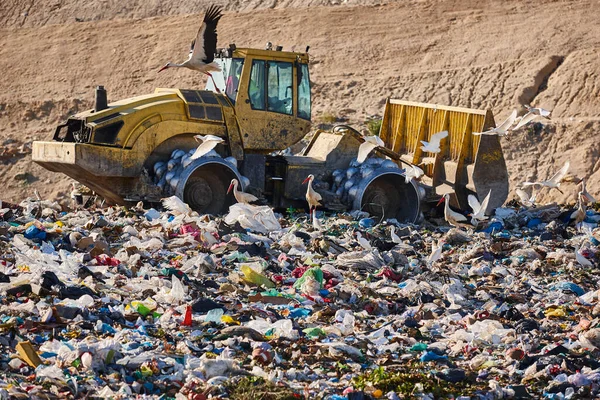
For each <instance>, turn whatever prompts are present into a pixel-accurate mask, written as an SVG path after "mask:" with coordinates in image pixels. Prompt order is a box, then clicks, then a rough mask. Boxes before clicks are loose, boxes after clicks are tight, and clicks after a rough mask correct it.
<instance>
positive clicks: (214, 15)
mask: <svg viewBox="0 0 600 400" xmlns="http://www.w3.org/2000/svg"><path fill="white" fill-rule="evenodd" d="M222 11H223V8H222V7H221V6H216V5H214V4H213V5H212V6H210V7H208V9H207V10H206V13H205V14H204V22H206V23H209V22H218V21H219V19H221V17H222V16H223V15H222Z"/></svg>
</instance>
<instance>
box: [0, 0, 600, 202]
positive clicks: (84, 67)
mask: <svg viewBox="0 0 600 400" xmlns="http://www.w3.org/2000/svg"><path fill="white" fill-rule="evenodd" d="M121 3H122V2H113V1H85V2H78V1H75V0H71V1H58V0H54V1H52V0H44V1H36V2H31V7H29V8H27V7H25V6H23V5H22V3H21V2H17V1H7V2H2V3H1V4H0V23H3V26H6V28H4V29H1V30H0V35H1V36H0V37H1V39H0V70H1V71H2V76H1V77H0V82H2V88H3V89H4V90H2V92H1V93H0V142H3V143H6V146H7V147H10V148H11V149H12V150H11V152H13V153H14V154H18V155H17V156H15V157H13V158H10V157H9V158H8V159H3V158H1V157H0V163H3V164H2V165H0V182H1V183H2V184H3V185H4V187H5V190H4V193H3V195H2V198H3V199H4V200H10V201H18V200H19V199H21V198H22V197H24V196H27V195H32V193H33V190H34V189H38V190H39V191H40V193H41V194H42V196H61V195H63V196H64V194H65V193H67V185H68V182H69V181H68V180H67V179H66V177H64V176H61V175H56V174H52V173H50V172H48V171H46V170H44V169H42V168H40V167H38V166H36V165H34V164H33V163H32V162H31V160H30V156H28V155H27V152H26V148H27V144H28V143H30V142H31V141H32V140H36V139H43V138H48V137H49V136H50V135H51V132H53V130H54V127H55V126H56V124H57V123H58V122H59V121H60V120H61V119H63V118H64V117H65V116H66V115H68V114H69V113H71V112H75V111H77V110H80V109H84V108H86V107H88V106H89V105H90V104H91V100H92V97H93V87H94V86H95V85H97V84H103V85H105V86H106V87H107V88H108V90H109V100H116V99H119V98H124V97H130V96H133V95H138V94H143V93H148V92H151V91H153V90H154V88H155V87H182V88H183V87H201V86H203V85H204V78H203V77H201V76H199V75H198V74H195V73H193V72H191V71H167V72H163V73H161V74H157V70H158V68H159V67H160V66H161V65H163V64H164V63H165V62H166V61H169V60H170V61H179V60H182V59H184V58H185V56H186V53H187V48H188V47H187V46H188V45H189V42H190V40H191V38H192V37H193V36H194V34H195V31H196V29H197V25H198V22H199V19H200V17H201V15H200V14H199V13H200V12H201V10H203V9H204V7H205V6H206V5H207V4H208V2H205V1H199V0H196V1H191V2H189V1H186V2H183V1H174V2H168V3H165V2H158V1H149V2H142V1H137V2H136V1H133V2H127V4H126V5H123V4H121ZM216 3H219V2H216ZM220 3H222V4H225V5H226V9H227V10H228V11H227V13H226V14H225V16H224V17H223V19H222V20H221V22H220V24H219V45H220V46H226V45H227V44H228V43H236V44H237V45H238V46H239V47H243V46H248V47H251V46H258V47H262V46H264V44H265V43H266V42H267V41H271V42H273V43H274V44H281V45H283V46H284V48H286V49H291V48H292V47H294V46H295V48H297V49H303V48H304V47H305V46H307V45H310V46H311V50H310V53H311V55H312V65H311V80H312V81H313V97H314V114H313V116H314V120H315V121H317V122H318V121H319V120H320V118H321V116H322V115H323V114H333V115H336V116H343V117H346V118H348V119H350V121H352V122H354V123H362V122H364V120H365V118H366V117H367V116H368V115H373V114H381V113H382V111H383V104H384V102H385V98H386V97H388V96H392V97H396V98H401V99H406V100H413V101H423V102H434V103H440V104H447V105H454V106H465V107H475V108H489V109H492V110H493V111H494V113H495V115H496V120H497V121H498V120H502V119H503V118H505V117H506V116H507V115H508V114H509V113H510V111H511V110H512V109H513V108H518V109H519V110H520V111H521V112H523V111H524V110H523V108H522V105H523V104H532V105H536V106H541V107H544V108H547V109H551V110H553V114H552V120H551V121H545V124H546V126H545V128H544V129H543V130H542V131H541V132H538V133H535V132H532V131H531V130H530V131H525V130H523V131H521V132H519V133H518V134H516V135H514V136H512V137H511V138H510V139H503V141H502V143H503V147H504V149H505V154H506V158H507V163H508V166H509V171H510V174H511V183H513V184H517V183H519V182H522V181H523V180H526V179H542V178H546V177H547V176H548V175H550V174H552V173H553V172H554V171H555V170H558V169H559V168H560V166H561V165H562V164H563V163H564V161H566V160H567V159H570V160H571V165H572V172H573V173H574V174H576V175H577V176H579V177H588V178H589V189H590V190H591V191H592V193H593V194H599V193H600V172H598V171H599V165H598V159H599V151H600V149H599V145H598V144H597V142H598V141H597V139H596V132H597V130H598V129H599V128H600V115H599V114H600V112H599V111H598V110H600V63H599V62H598V61H600V60H599V56H598V54H599V51H598V50H600V30H598V29H596V27H597V19H598V18H597V17H598V12H597V11H596V7H595V4H593V3H594V2H591V1H569V2H566V1H551V0H545V1H540V2H529V1H506V2H495V1H491V0H488V1H474V0H468V1H464V2H454V1H450V0H441V1H427V0H412V1H407V2H389V3H385V2H375V1H371V0H356V1H351V0H349V1H340V2H335V1H325V0H323V1H317V0H315V1H311V2H308V3H306V2H303V1H300V0H289V1H275V0H273V1H259V0H255V1H249V2H241V1H229V2H220ZM338 3H339V4H338ZM379 3H383V4H379ZM307 5H308V6H309V7H307ZM23 13H26V14H23ZM78 21H81V22H78ZM20 151H22V153H19V152H20ZM25 172H27V173H28V175H24V173H25ZM15 177H16V178H15ZM564 186H565V187H564V189H565V190H564V194H560V193H559V192H558V191H554V192H552V193H543V194H542V196H541V198H542V200H550V199H554V200H559V201H574V199H575V185H574V184H565V185H564ZM598 197H600V196H598Z"/></svg>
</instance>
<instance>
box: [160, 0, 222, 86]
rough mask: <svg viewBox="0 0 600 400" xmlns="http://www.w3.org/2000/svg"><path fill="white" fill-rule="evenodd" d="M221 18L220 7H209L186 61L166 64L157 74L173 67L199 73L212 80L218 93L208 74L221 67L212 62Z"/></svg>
mask: <svg viewBox="0 0 600 400" xmlns="http://www.w3.org/2000/svg"><path fill="white" fill-rule="evenodd" d="M221 17H222V14H221V7H218V6H210V7H209V8H208V10H206V13H205V14H204V21H202V25H200V29H198V34H197V35H196V39H194V40H193V41H192V48H191V49H190V54H189V56H188V59H187V60H185V61H184V62H182V63H181V64H176V63H172V62H168V63H166V64H165V66H164V67H162V68H161V69H160V70H159V71H158V72H160V71H164V70H165V69H167V68H173V67H180V68H188V69H192V70H194V71H199V72H202V73H203V74H206V75H208V76H209V77H210V79H212V81H213V84H214V85H215V89H216V90H217V92H219V89H218V88H217V85H216V84H215V80H214V79H213V77H212V75H211V73H210V72H211V71H220V70H221V67H220V66H219V65H218V64H217V63H215V62H213V60H214V59H215V51H216V50H217V23H219V19H221ZM219 93H220V92H219Z"/></svg>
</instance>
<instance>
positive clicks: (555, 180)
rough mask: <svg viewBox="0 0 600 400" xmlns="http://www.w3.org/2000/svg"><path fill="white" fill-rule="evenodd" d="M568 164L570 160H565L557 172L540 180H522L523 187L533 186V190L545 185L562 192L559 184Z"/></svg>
mask: <svg viewBox="0 0 600 400" xmlns="http://www.w3.org/2000/svg"><path fill="white" fill-rule="evenodd" d="M570 165H571V164H570V162H569V161H567V162H566V163H565V165H563V167H562V168H561V169H560V170H559V171H558V172H557V173H555V174H554V175H552V177H551V178H550V179H547V180H545V181H541V182H523V187H529V186H533V188H534V189H535V190H540V189H541V188H543V187H544V186H546V187H548V188H550V189H556V190H558V191H559V192H561V193H562V190H560V188H559V186H560V183H561V182H562V180H563V178H564V177H565V175H567V172H568V171H569V166H570Z"/></svg>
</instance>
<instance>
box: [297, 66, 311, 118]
mask: <svg viewBox="0 0 600 400" xmlns="http://www.w3.org/2000/svg"><path fill="white" fill-rule="evenodd" d="M298 116H299V117H300V118H304V119H308V120H310V79H309V75H308V64H300V65H298Z"/></svg>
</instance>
